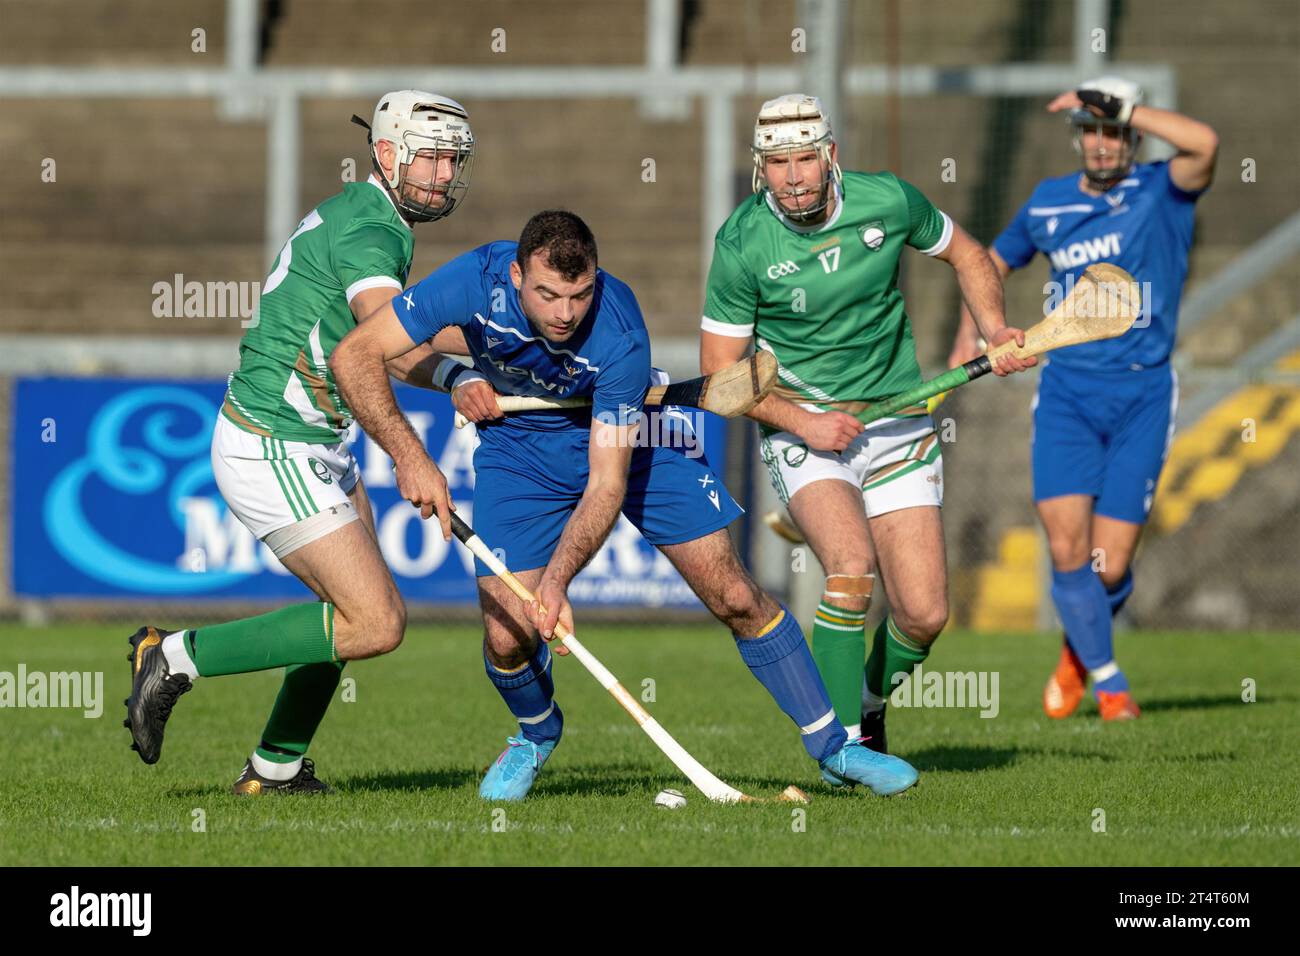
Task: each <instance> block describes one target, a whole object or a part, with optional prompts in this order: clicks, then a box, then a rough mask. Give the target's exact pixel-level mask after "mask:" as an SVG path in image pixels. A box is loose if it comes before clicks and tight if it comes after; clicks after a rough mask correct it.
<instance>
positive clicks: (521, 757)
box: [331, 210, 917, 800]
mask: <svg viewBox="0 0 1300 956" xmlns="http://www.w3.org/2000/svg"><path fill="white" fill-rule="evenodd" d="M430 340H432V341H433V345H434V348H435V349H437V350H439V351H463V352H464V353H465V354H468V355H470V356H471V357H472V359H473V361H474V371H472V372H471V371H464V372H463V373H462V372H459V371H457V370H455V369H452V370H451V372H450V373H449V374H447V375H446V377H445V379H444V383H445V384H446V385H447V386H448V387H449V388H450V390H451V391H452V400H453V402H454V403H455V404H456V406H457V408H458V409H459V410H460V411H462V412H463V413H465V414H466V415H467V417H469V418H471V420H474V421H476V422H478V424H479V445H478V448H477V449H476V451H475V453H474V469H475V492H474V525H475V530H476V532H477V533H478V535H479V537H481V538H482V539H483V540H484V541H485V542H487V544H488V545H489V547H492V548H494V549H499V553H503V555H504V561H505V563H506V565H507V566H508V567H509V568H510V569H511V570H512V571H513V572H514V573H515V574H516V576H517V577H518V578H519V579H520V580H521V581H522V582H523V583H524V585H525V586H527V587H528V589H529V590H530V591H532V592H533V593H534V594H536V595H537V598H538V601H537V603H535V604H532V605H529V606H525V605H524V604H523V603H522V602H520V601H519V600H518V599H517V598H515V597H514V596H513V595H512V594H511V592H510V591H509V590H508V589H507V588H506V586H505V584H504V583H503V582H501V581H500V580H498V579H497V578H496V577H495V576H493V575H492V574H491V572H490V571H489V570H488V569H487V568H486V567H483V566H482V565H481V564H480V565H478V588H479V600H480V605H481V608H482V613H483V626H484V631H485V639H484V643H483V656H484V663H485V666H486V669H487V675H488V678H489V679H490V680H491V681H492V683H493V685H494V686H495V687H496V688H497V690H498V691H499V692H500V694H501V697H502V698H503V700H504V701H505V703H506V706H507V707H508V708H509V710H510V712H511V713H512V714H513V715H514V717H515V719H516V720H517V721H518V723H519V733H518V735H517V736H511V737H510V738H509V740H508V743H507V746H506V749H505V750H504V751H503V752H502V753H501V755H500V756H499V757H498V758H497V759H496V760H495V761H494V762H493V763H492V765H491V766H490V767H489V768H488V772H487V775H486V776H485V778H484V780H483V783H482V786H481V787H480V794H481V795H482V796H483V797H484V798H486V799H489V800H521V799H523V798H524V797H525V796H526V795H527V794H528V792H529V790H530V789H531V787H532V785H533V781H534V780H535V779H536V777H537V774H538V772H539V771H540V770H541V768H542V765H543V764H544V763H545V762H546V759H547V758H548V757H549V756H550V754H551V752H552V751H553V750H554V749H555V746H556V744H558V743H559V740H560V734H561V731H562V729H563V726H564V717H563V714H562V713H561V711H560V708H559V706H558V705H557V704H556V702H555V699H554V681H553V679H552V676H551V658H550V652H549V650H548V648H547V645H546V643H544V642H543V641H539V640H538V634H539V633H540V634H541V636H542V637H544V638H545V639H546V640H548V641H549V640H551V639H552V637H553V632H554V628H555V626H556V623H557V621H562V622H563V623H564V624H565V626H566V627H570V628H572V626H573V612H572V609H571V608H570V607H569V602H568V599H567V597H566V591H567V588H568V585H569V582H570V581H571V580H572V579H573V577H574V576H575V575H576V574H577V573H578V571H579V570H581V568H582V567H583V566H584V565H585V564H586V563H587V562H588V561H589V560H590V559H591V557H592V556H593V555H594V554H595V553H596V551H597V549H598V548H599V547H600V546H601V544H602V542H604V540H605V538H606V536H607V535H608V534H609V532H610V530H611V529H612V528H613V526H614V522H615V521H616V520H617V519H618V515H619V512H620V510H621V511H622V513H623V514H625V515H626V516H627V517H628V519H629V520H631V522H632V523H633V524H634V525H636V526H637V528H638V529H639V530H640V531H641V533H642V534H643V535H644V536H645V537H646V539H647V540H649V541H650V542H651V543H652V544H654V545H655V546H656V547H658V548H659V550H660V551H662V552H663V553H664V554H665V555H666V556H667V557H668V559H669V560H670V561H672V563H673V565H674V566H675V567H676V568H677V569H678V571H680V572H681V574H682V576H683V577H684V578H685V579H686V581H687V582H688V583H689V584H690V585H691V587H692V588H693V589H694V590H695V593H696V594H698V595H699V596H700V598H701V600H703V602H704V603H705V605H706V606H707V607H708V608H709V610H711V611H712V612H713V613H714V615H715V616H716V617H717V618H718V619H719V620H720V621H722V622H723V623H724V624H726V625H727V627H728V628H729V629H730V630H731V632H732V634H733V635H734V636H735V638H736V643H737V646H738V648H739V651H740V655H741V657H742V659H743V660H744V661H745V663H746V664H748V665H749V667H750V669H751V670H752V671H753V673H754V676H755V677H757V678H758V680H759V681H760V682H761V683H762V684H763V686H764V687H765V688H767V690H768V691H769V692H770V693H771V694H772V697H773V698H774V699H775V700H776V702H777V704H778V705H779V706H780V707H781V709H782V710H783V711H784V712H785V713H786V714H787V715H789V716H790V718H791V719H792V720H793V721H794V722H795V724H796V725H797V726H798V727H799V729H800V733H801V735H802V738H803V743H804V746H805V748H806V749H807V751H808V753H809V755H810V756H812V757H813V759H815V760H816V761H817V762H818V764H819V765H820V767H821V769H822V774H823V777H824V779H826V781H827V782H828V783H830V784H832V785H834V786H845V785H853V784H857V783H863V784H866V785H867V786H868V787H870V788H871V789H872V790H873V791H874V792H876V793H879V794H892V793H897V792H899V791H901V790H905V789H906V788H907V787H910V786H911V785H912V784H913V783H914V782H915V781H916V778H917V773H916V771H915V770H914V769H913V768H912V767H911V766H909V765H908V764H907V763H906V762H905V761H903V760H900V759H899V758H897V757H892V756H886V755H884V754H878V753H875V752H874V751H872V750H870V749H868V748H867V747H866V746H864V745H863V744H862V742H861V738H853V739H850V738H849V737H848V736H847V734H846V733H845V731H844V728H843V727H842V726H841V725H840V723H839V721H837V720H835V713H834V710H833V709H832V707H831V702H830V699H829V697H828V696H827V692H826V688H825V686H824V685H823V684H822V681H821V678H820V676H819V675H818V672H817V667H816V664H815V663H814V662H813V658H812V654H811V652H810V651H809V649H808V645H807V642H806V641H805V640H804V636H803V633H802V632H801V631H800V629H799V625H798V623H797V622H796V621H795V619H794V617H793V616H792V615H791V614H790V613H789V612H788V611H786V610H785V609H784V608H783V607H781V606H780V605H779V604H778V603H777V602H776V601H774V600H773V599H772V598H771V597H770V596H769V595H767V594H766V593H764V592H763V591H762V590H761V589H759V587H758V586H757V585H756V584H755V583H754V581H753V579H752V578H751V577H750V576H749V574H748V573H747V572H746V571H745V569H744V568H743V567H742V566H741V564H740V561H739V558H738V557H737V555H736V553H735V549H734V548H733V547H732V543H731V538H730V535H729V533H728V531H727V525H728V524H729V523H730V522H731V521H732V520H734V519H735V518H736V517H737V515H739V514H740V508H739V507H738V506H737V505H736V503H735V502H734V501H732V499H731V496H730V495H728V494H727V491H726V489H725V488H723V486H722V484H721V482H719V481H718V478H717V476H716V475H714V474H713V472H712V471H711V470H710V468H709V465H708V463H707V461H705V460H704V459H703V458H698V457H697V458H692V457H690V456H688V455H687V454H685V453H684V452H683V450H682V448H679V447H672V446H673V445H674V444H677V443H674V442H673V441H669V442H668V443H667V444H666V445H665V444H664V443H663V442H662V441H661V442H658V443H656V444H652V445H646V444H645V443H644V442H642V441H641V440H640V437H639V435H638V434H637V429H638V428H639V427H641V424H642V418H643V414H644V413H643V412H642V408H641V406H642V400H643V398H644V396H645V392H646V389H647V388H648V386H649V384H650V378H651V369H650V339H649V336H648V334H647V332H646V327H645V322H644V321H643V319H642V317H641V310H640V308H639V307H638V305H637V301H636V298H635V296H633V294H632V290H631V289H629V288H628V287H627V286H626V285H625V284H624V283H622V282H620V281H619V280H618V279H616V278H615V277H614V276H612V275H610V274H609V273H607V272H604V271H602V270H600V269H599V268H597V263H596V242H595V238H594V237H593V236H592V234H591V231H590V230H589V229H588V228H587V226H586V224H585V223H584V222H583V221H582V220H581V219H579V218H578V217H577V216H575V215H574V214H572V213H569V212H564V211H560V210H549V211H546V212H542V213H538V214H537V215H536V216H534V217H533V218H532V219H531V220H529V222H528V224H527V225H526V226H525V227H524V230H523V234H522V235H521V236H520V239H519V241H518V242H517V243H516V242H492V243H488V244H487V245H485V246H481V247H479V248H478V249H475V250H473V251H471V252H467V253H465V254H464V255H462V256H459V257H457V258H456V259H453V260H452V261H450V262H449V263H447V264H446V265H444V266H443V267H442V268H440V269H438V270H437V271H435V272H434V273H432V274H431V275H429V276H428V277H427V278H425V279H424V280H422V281H421V282H419V283H418V284H416V285H415V286H413V287H412V288H410V289H408V290H406V291H405V292H403V293H402V294H400V295H398V296H396V297H395V298H394V299H393V300H392V302H391V303H389V304H388V305H385V306H383V307H382V308H380V309H379V310H377V311H376V312H375V313H374V314H373V315H371V316H369V317H367V319H366V320H365V321H363V322H362V323H361V324H359V325H358V326H357V328H356V329H354V330H353V331H352V332H351V333H349V335H348V337H347V338H346V339H344V341H343V342H342V343H340V345H339V346H338V348H337V349H336V350H335V352H334V356H333V358H332V360H331V367H332V368H333V369H334V372H335V376H336V380H337V381H338V383H339V386H340V388H341V389H342V390H343V394H344V396H345V398H346V399H347V402H348V405H349V407H350V408H351V409H352V410H353V413H354V414H355V416H356V419H357V421H359V422H360V423H361V425H362V427H364V428H365V429H366V431H367V432H368V433H369V434H370V436H371V437H372V438H373V439H375V440H376V441H377V442H378V443H379V444H380V445H381V446H382V447H383V448H384V450H385V451H387V452H388V453H389V454H390V455H391V456H392V459H393V462H394V465H395V467H396V470H397V481H398V486H399V488H400V490H401V493H402V496H403V497H404V498H406V499H408V500H409V501H411V503H412V504H414V505H415V506H417V507H419V508H420V509H421V512H422V514H423V516H424V517H426V518H428V517H430V516H431V515H432V514H433V512H434V511H436V512H437V514H438V518H439V520H440V521H441V523H442V526H443V535H444V537H446V538H450V534H451V533H450V525H449V522H450V517H449V509H450V507H451V504H450V502H449V500H448V498H447V491H446V481H445V479H444V478H443V476H442V475H441V473H440V472H439V471H438V468H437V466H436V465H435V464H434V463H433V461H432V460H430V458H429V456H428V454H427V453H426V451H425V449H424V446H423V444H422V443H421V442H420V441H419V439H418V438H417V437H416V435H415V433H414V432H413V431H412V430H411V427H410V425H409V424H408V423H407V421H406V419H405V418H404V417H403V416H402V414H401V412H400V411H399V410H398V408H397V405H396V403H395V402H394V400H393V393H392V389H391V387H390V385H389V383H388V376H387V373H386V372H385V364H384V363H385V362H386V361H387V358H388V357H391V356H397V355H402V354H404V353H406V352H408V351H410V350H412V349H414V348H416V347H417V346H418V345H420V344H421V343H424V342H427V341H430ZM458 345H459V348H458V347H457V346H458ZM498 394H516V395H545V396H555V397H560V398H564V397H573V396H590V397H591V401H592V407H591V409H590V410H585V409H584V410H582V411H580V412H579V411H570V412H562V413H557V412H533V413H529V414H522V415H515V416H511V417H510V418H503V417H502V416H501V414H500V409H499V407H498V406H497V404H496V396H497V395H498ZM666 434H669V435H671V434H672V433H671V432H666ZM561 651H563V648H562V647H561Z"/></svg>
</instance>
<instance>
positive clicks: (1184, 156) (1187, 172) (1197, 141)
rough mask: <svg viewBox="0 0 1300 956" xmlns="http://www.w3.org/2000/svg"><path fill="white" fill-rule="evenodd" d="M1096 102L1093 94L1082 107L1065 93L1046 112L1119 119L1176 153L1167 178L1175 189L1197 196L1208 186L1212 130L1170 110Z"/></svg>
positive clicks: (1214, 140)
mask: <svg viewBox="0 0 1300 956" xmlns="http://www.w3.org/2000/svg"><path fill="white" fill-rule="evenodd" d="M1085 92H1088V91H1085ZM1098 99H1099V98H1098V97H1097V96H1096V94H1091V95H1090V96H1089V102H1086V103H1085V102H1084V101H1083V100H1082V99H1081V98H1080V96H1079V93H1078V92H1077V91H1075V90H1068V91H1067V92H1065V93H1062V94H1061V95H1060V96H1058V97H1057V98H1056V99H1054V100H1052V102H1051V103H1049V104H1048V105H1047V109H1048V112H1051V113H1056V112H1059V111H1061V110H1066V109H1071V110H1077V109H1083V108H1086V109H1088V110H1089V111H1091V112H1093V113H1095V114H1097V115H1098V116H1109V117H1112V118H1114V117H1119V118H1121V119H1123V120H1125V121H1126V122H1127V123H1128V124H1129V125H1130V126H1132V127H1133V129H1135V130H1137V131H1138V132H1139V133H1150V134H1151V135H1152V136H1158V137H1160V138H1161V139H1163V140H1164V141H1165V142H1166V143H1168V144H1169V145H1171V146H1173V147H1174V148H1175V149H1176V150H1178V154H1177V155H1176V156H1174V157H1173V159H1171V160H1169V178H1170V179H1172V180H1173V182H1174V185H1175V186H1177V187H1178V188H1179V189H1182V190H1184V191H1186V192H1199V191H1200V190H1202V189H1205V188H1207V187H1208V186H1209V185H1210V182H1211V181H1212V180H1213V179H1214V164H1215V162H1216V160H1217V159H1218V156H1219V136H1218V134H1217V133H1216V132H1215V131H1214V128H1213V127H1212V126H1210V125H1209V124H1207V123H1202V122H1201V121H1200V120H1195V119H1192V118H1191V117H1190V116H1184V115H1183V114H1182V113H1177V112H1174V111H1173V110H1163V109H1160V108H1159V107H1156V106H1145V105H1135V104H1128V103H1124V102H1122V101H1121V102H1114V103H1112V102H1111V101H1110V100H1111V99H1113V98H1100V102H1097V100H1098ZM1124 114H1126V115H1124Z"/></svg>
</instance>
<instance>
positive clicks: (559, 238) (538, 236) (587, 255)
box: [515, 209, 596, 282]
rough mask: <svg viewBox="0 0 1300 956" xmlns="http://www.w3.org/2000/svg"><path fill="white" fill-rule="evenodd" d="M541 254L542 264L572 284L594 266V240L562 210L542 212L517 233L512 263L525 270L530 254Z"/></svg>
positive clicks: (583, 226) (574, 219)
mask: <svg viewBox="0 0 1300 956" xmlns="http://www.w3.org/2000/svg"><path fill="white" fill-rule="evenodd" d="M538 251H544V252H545V256H544V257H543V260H542V261H543V262H545V263H546V264H547V265H548V266H550V267H551V268H552V269H554V270H555V271H556V272H558V273H559V274H560V275H561V276H563V277H564V280H565V281H566V282H572V281H573V280H574V279H576V278H577V277H578V276H580V275H582V274H583V273H584V272H586V271H587V270H588V269H589V268H590V267H591V266H593V265H595V264H596V237H595V236H593V235H592V234H591V230H590V229H588V228H587V224H586V223H585V222H583V221H582V220H581V219H580V218H579V217H578V216H576V215H574V214H573V213H571V212H569V211H568V210H565V209H545V210H543V211H542V212H539V213H538V214H537V215H535V216H533V218H532V219H529V220H528V222H527V224H526V225H525V226H524V231H523V232H522V233H520V234H519V249H518V250H517V251H516V252H515V261H516V262H518V263H519V268H520V269H522V270H527V268H528V260H529V259H530V258H532V255H533V253H535V252H538Z"/></svg>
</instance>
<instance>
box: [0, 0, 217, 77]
mask: <svg viewBox="0 0 1300 956" xmlns="http://www.w3.org/2000/svg"><path fill="white" fill-rule="evenodd" d="M4 6H5V7H6V9H5V10H4V12H3V14H0V16H2V17H3V20H4V27H3V29H0V64H3V65H5V66H19V65H31V66H77V67H96V66H98V67H102V66H184V67H199V68H215V67H218V66H220V65H221V63H222V61H223V60H224V58H225V31H226V2H225V0H185V2H184V3H172V2H166V0H39V2H37V3H26V2H6V3H5V4H4ZM20 10H21V12H20ZM196 28H202V29H203V30H205V31H206V37H205V44H206V51H207V52H205V53H197V52H195V51H194V50H193V49H192V46H193V38H192V35H191V31H193V30H195V29H196Z"/></svg>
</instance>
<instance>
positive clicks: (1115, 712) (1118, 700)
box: [1097, 690, 1142, 720]
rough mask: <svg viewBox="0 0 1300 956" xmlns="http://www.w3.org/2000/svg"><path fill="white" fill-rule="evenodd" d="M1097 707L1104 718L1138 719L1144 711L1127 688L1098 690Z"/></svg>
mask: <svg viewBox="0 0 1300 956" xmlns="http://www.w3.org/2000/svg"><path fill="white" fill-rule="evenodd" d="M1097 709H1098V710H1100V711H1101V719H1102V720H1136V719H1137V718H1138V717H1139V716H1140V715H1141V713H1142V711H1140V710H1138V705H1137V701H1135V700H1134V699H1133V695H1132V694H1130V693H1129V692H1128V691H1126V690H1117V691H1114V692H1113V693H1111V692H1108V691H1104V690H1099V691H1097Z"/></svg>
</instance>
